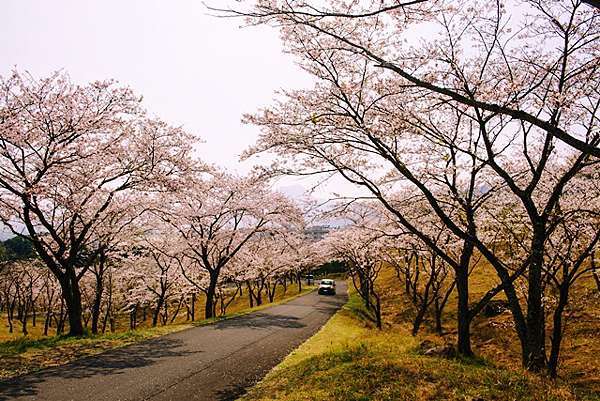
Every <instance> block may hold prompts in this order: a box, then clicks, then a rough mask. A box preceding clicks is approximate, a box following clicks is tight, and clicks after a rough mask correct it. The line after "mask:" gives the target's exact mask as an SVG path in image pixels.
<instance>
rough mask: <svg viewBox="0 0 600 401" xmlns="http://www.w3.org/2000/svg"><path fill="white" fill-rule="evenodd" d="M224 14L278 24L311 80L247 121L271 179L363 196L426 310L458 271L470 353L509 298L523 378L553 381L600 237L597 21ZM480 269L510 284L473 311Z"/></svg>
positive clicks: (463, 12) (300, 9)
mask: <svg viewBox="0 0 600 401" xmlns="http://www.w3.org/2000/svg"><path fill="white" fill-rule="evenodd" d="M244 5H247V7H246V8H244ZM218 12H221V13H224V14H225V15H228V16H243V17H245V18H247V19H248V21H249V22H250V23H253V24H272V25H275V26H276V27H278V29H279V30H280V32H281V37H282V40H283V44H284V46H285V48H286V49H287V51H288V52H290V53H291V54H293V55H294V56H295V57H296V58H297V60H298V63H299V64H300V65H301V66H302V67H303V68H304V69H305V70H306V71H307V72H308V73H309V74H311V75H312V76H313V77H314V79H315V80H316V84H315V85H314V87H313V88H311V89H307V90H287V91H283V92H281V93H280V94H279V96H278V99H277V101H276V102H275V104H274V105H272V106H270V107H268V108H265V109H264V110H261V111H260V112H258V113H256V114H253V115H248V116H246V118H245V120H246V121H247V122H248V123H251V124H255V125H257V126H259V127H260V128H261V129H262V135H261V137H260V138H259V140H258V142H257V144H256V145H255V146H254V147H252V148H251V149H249V150H248V152H247V154H246V155H247V156H252V155H255V154H258V153H261V152H272V153H274V154H276V155H278V156H279V157H278V160H277V161H276V163H274V164H273V166H272V167H271V168H268V169H267V170H268V172H269V173H271V174H301V175H307V174H328V175H337V176H341V177H343V178H345V179H346V180H347V181H349V182H351V183H353V184H355V185H356V186H357V187H358V188H360V189H362V193H363V196H364V197H372V198H374V199H375V200H376V201H377V202H378V204H379V205H380V206H381V207H382V208H383V209H384V210H385V211H386V213H388V214H389V215H391V216H393V221H394V222H395V224H397V225H398V227H399V228H400V229H401V230H403V231H404V232H405V233H406V234H408V235H410V237H411V240H410V241H408V243H407V244H405V245H402V246H400V247H401V248H403V252H402V256H401V257H402V258H404V257H406V258H408V260H412V261H410V262H409V261H406V262H402V263H401V265H400V266H399V267H398V269H399V271H400V272H405V273H404V274H405V275H406V276H408V277H407V283H406V286H407V287H406V288H407V290H409V291H410V292H411V294H412V295H413V296H414V300H415V303H416V304H421V305H422V306H423V307H424V306H425V305H427V304H429V303H431V302H433V303H434V304H435V303H436V302H438V303H439V302H441V303H443V302H444V301H445V295H444V294H445V292H446V291H448V290H450V288H449V287H448V289H447V290H445V289H441V290H440V291H441V292H440V295H441V299H438V298H439V297H433V298H431V295H430V293H428V294H427V295H426V294H424V293H421V294H419V293H417V292H416V291H415V289H414V286H412V284H411V281H412V280H413V279H411V275H414V274H417V273H416V272H415V271H414V269H415V268H416V266H417V265H419V264H420V265H423V262H422V261H423V260H426V262H425V265H426V266H430V267H432V266H434V265H435V266H439V267H440V268H442V266H443V268H442V270H441V271H440V273H439V274H440V275H438V273H435V277H433V274H431V273H430V275H429V276H430V279H431V284H430V288H433V287H435V286H437V285H438V284H436V283H437V281H439V280H440V279H441V277H442V276H444V277H445V276H446V274H447V273H446V272H445V270H443V269H450V271H451V274H452V275H453V279H452V281H453V284H451V285H454V286H455V288H456V291H457V299H458V340H457V348H458V352H459V353H460V354H463V355H467V356H469V355H472V354H473V351H472V346H471V323H472V321H473V318H474V317H475V316H476V315H477V313H479V312H480V311H481V309H482V308H483V306H484V305H485V304H486V303H487V302H488V301H489V300H490V299H492V298H493V297H494V296H495V295H497V294H498V293H500V292H503V293H504V296H505V297H506V299H507V301H508V304H509V308H510V311H511V314H512V317H513V321H514V328H515V332H516V335H517V337H518V339H519V343H520V346H521V358H522V362H523V366H525V367H526V368H527V369H529V370H531V371H536V372H539V371H542V370H547V371H548V372H549V374H550V375H551V376H555V375H556V374H557V367H558V362H559V353H560V352H559V351H560V347H561V340H562V337H563V333H564V327H563V324H564V323H563V316H564V312H565V309H566V308H567V306H568V304H569V302H570V297H572V296H573V294H572V293H571V291H570V289H571V288H572V286H573V284H574V283H575V282H576V281H577V280H579V279H580V278H582V277H586V276H589V271H590V269H591V267H590V266H591V264H590V263H591V259H592V258H593V257H594V252H596V250H597V248H598V241H599V239H600V219H599V216H600V214H599V213H600V205H599V204H598V202H599V199H600V196H599V193H598V189H599V177H598V171H600V169H599V163H600V148H599V147H598V144H599V142H600V131H599V130H600V124H599V109H600V13H599V12H598V9H597V8H595V7H593V6H591V5H589V4H587V3H584V2H581V1H579V0H573V1H566V2H547V1H538V0H530V1H524V2H523V1H511V0H506V1H504V0H497V1H492V2H478V1H469V0H468V1H463V2H460V3H459V2H456V1H435V0H431V1H415V2H400V1H396V0H384V1H379V0H378V1H326V2H314V3H313V2H310V1H294V0H286V1H278V0H265V1H262V0H260V1H250V0H249V1H245V2H241V4H238V5H237V6H236V8H235V9H230V10H218ZM366 243H367V242H365V244H366ZM403 244H404V243H403ZM409 244H410V245H409ZM404 248H405V249H404ZM479 256H481V257H482V258H484V259H485V261H486V262H487V263H489V265H491V266H492V268H493V270H494V271H495V274H496V279H497V282H498V285H497V286H495V287H493V288H489V291H488V292H487V293H486V294H485V295H484V296H483V297H482V298H481V299H479V300H473V299H471V297H472V295H471V293H470V290H469V284H470V280H469V273H470V271H471V269H472V268H473V265H474V264H475V262H476V260H475V259H478V258H479ZM411 258H412V259H411ZM395 265H398V262H395ZM409 266H412V267H409ZM436 269H437V267H436ZM417 270H418V269H417ZM445 287H447V285H445ZM411 288H412V289H411ZM369 302H370V301H369ZM547 343H549V344H550V349H549V350H548V349H547Z"/></svg>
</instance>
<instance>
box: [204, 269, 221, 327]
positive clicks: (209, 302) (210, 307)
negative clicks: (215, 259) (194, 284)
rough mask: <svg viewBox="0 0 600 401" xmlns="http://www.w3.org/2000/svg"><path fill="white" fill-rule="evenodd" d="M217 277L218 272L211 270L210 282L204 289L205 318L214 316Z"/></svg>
mask: <svg viewBox="0 0 600 401" xmlns="http://www.w3.org/2000/svg"><path fill="white" fill-rule="evenodd" d="M218 277H219V276H218V274H214V273H212V272H211V274H210V283H209V284H208V289H207V290H206V304H205V305H204V318H205V319H211V318H213V317H215V307H216V305H215V294H216V290H217V280H218Z"/></svg>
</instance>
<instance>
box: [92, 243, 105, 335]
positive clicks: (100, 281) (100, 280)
mask: <svg viewBox="0 0 600 401" xmlns="http://www.w3.org/2000/svg"><path fill="white" fill-rule="evenodd" d="M105 261H106V255H105V253H104V252H100V255H99V261H98V270H97V271H94V275H95V276H96V287H95V291H94V302H93V304H92V334H98V321H99V320H100V308H101V306H102V293H103V292H104V264H105Z"/></svg>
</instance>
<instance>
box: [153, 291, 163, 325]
mask: <svg viewBox="0 0 600 401" xmlns="http://www.w3.org/2000/svg"><path fill="white" fill-rule="evenodd" d="M164 302H165V297H164V295H163V294H161V296H160V297H158V299H157V301H156V308H155V309H154V311H153V312H152V327H156V325H157V324H158V317H159V316H160V312H161V310H162V307H163V303H164Z"/></svg>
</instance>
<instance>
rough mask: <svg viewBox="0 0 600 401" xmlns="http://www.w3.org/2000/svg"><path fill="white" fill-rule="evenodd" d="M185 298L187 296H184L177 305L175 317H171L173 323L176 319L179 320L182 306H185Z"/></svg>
mask: <svg viewBox="0 0 600 401" xmlns="http://www.w3.org/2000/svg"><path fill="white" fill-rule="evenodd" d="M184 297H185V295H182V296H181V298H179V303H178V304H177V309H175V313H173V316H172V317H171V323H173V322H174V321H175V319H176V318H177V315H178V314H179V311H180V310H181V305H182V304H183V299H184Z"/></svg>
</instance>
